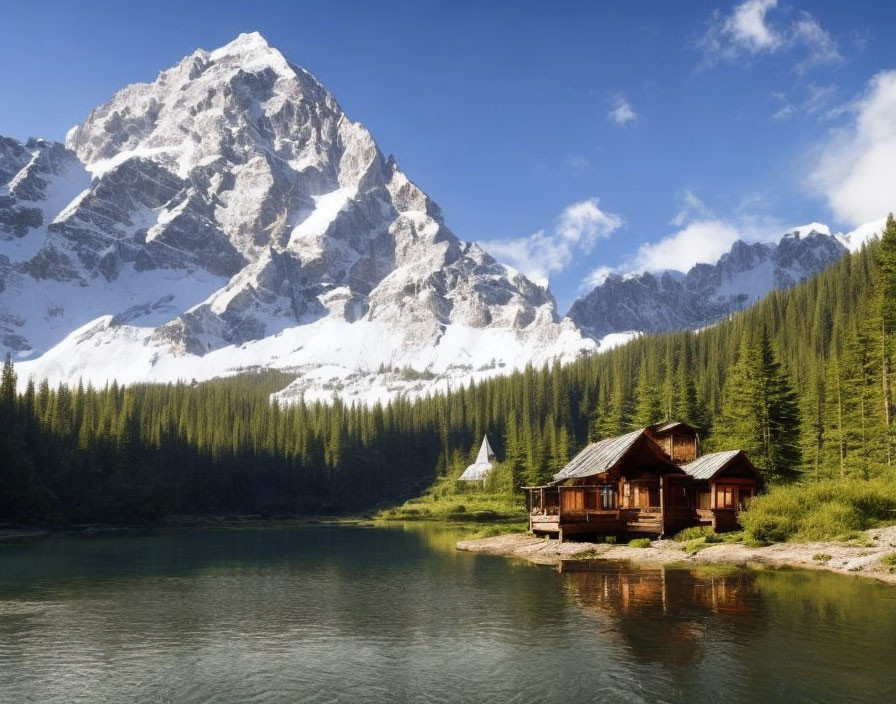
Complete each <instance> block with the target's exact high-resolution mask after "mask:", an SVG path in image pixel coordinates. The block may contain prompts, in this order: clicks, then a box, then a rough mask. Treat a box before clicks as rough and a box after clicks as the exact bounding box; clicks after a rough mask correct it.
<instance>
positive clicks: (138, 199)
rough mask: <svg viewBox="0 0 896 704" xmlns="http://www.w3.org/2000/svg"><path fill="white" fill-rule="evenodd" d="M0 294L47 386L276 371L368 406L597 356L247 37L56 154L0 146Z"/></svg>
mask: <svg viewBox="0 0 896 704" xmlns="http://www.w3.org/2000/svg"><path fill="white" fill-rule="evenodd" d="M0 292H2V293H0V350H4V349H5V350H9V351H11V352H12V354H13V355H14V357H15V358H16V360H17V361H18V362H19V365H18V366H19V371H20V376H21V378H23V379H24V378H25V377H27V376H29V375H34V376H35V377H38V378H42V377H48V378H49V379H50V381H51V382H57V381H63V380H64V381H73V380H76V379H78V378H79V377H80V378H83V380H84V381H85V382H88V381H90V382H93V383H98V384H101V383H103V382H105V381H107V380H109V379H112V378H115V379H118V380H119V381H124V382H131V381H137V380H157V381H164V380H172V379H179V378H180V379H191V378H195V379H205V378H210V377H213V376H217V375H223V374H229V373H233V372H235V371H238V370H242V369H251V368H258V367H276V368H283V369H290V370H295V371H296V372H297V373H298V375H299V376H298V379H297V380H296V382H295V383H294V384H293V385H292V386H291V387H290V388H289V389H287V390H286V392H284V394H283V395H284V396H285V397H295V396H296V395H298V394H308V395H310V396H312V397H313V396H318V397H320V396H326V397H329V396H331V395H332V393H333V392H334V390H336V391H340V392H341V393H342V394H343V395H345V396H347V397H358V398H365V399H368V400H372V399H375V398H385V397H387V396H388V395H390V394H392V393H395V392H397V391H411V392H415V391H416V392H420V391H422V390H423V389H424V388H431V387H433V386H436V385H437V384H449V383H450V382H451V380H452V379H454V378H463V379H465V380H466V379H469V378H470V376H487V375H490V374H494V373H498V372H500V371H501V370H508V369H511V368H515V367H518V366H521V365H523V364H525V363H527V362H530V361H532V362H536V363H538V362H542V361H547V360H549V359H553V358H558V357H559V358H561V359H571V358H574V357H575V356H577V355H579V354H582V353H587V352H589V351H593V350H595V349H596V347H597V346H596V345H595V343H594V342H593V341H592V340H590V339H587V338H584V337H583V336H582V335H581V334H580V333H579V331H578V330H577V329H576V327H575V326H574V325H573V324H572V323H571V322H570V321H568V320H564V321H562V322H561V321H560V320H559V319H558V316H557V314H556V304H555V301H554V299H553V297H552V296H551V294H550V293H549V292H548V291H547V290H545V289H543V288H541V287H539V286H536V285H535V284H533V283H532V282H530V281H529V280H528V279H526V278H525V277H524V276H522V275H521V274H519V273H518V272H517V271H515V270H514V269H512V268H510V267H507V266H504V265H502V264H500V263H498V262H497V261H495V260H494V259H493V258H492V257H491V256H490V255H489V254H488V253H486V252H485V251H483V250H482V249H481V248H480V247H479V246H477V245H475V244H471V243H468V242H463V241H461V240H460V239H458V238H457V237H456V236H455V235H454V234H453V233H452V232H451V231H450V230H449V229H448V228H447V227H446V225H445V223H444V221H443V218H442V214H441V212H440V210H439V207H438V206H437V205H436V204H435V203H434V202H433V201H432V200H431V199H430V198H429V197H428V196H427V195H426V194H425V193H423V192H422V191H421V190H420V189H419V188H418V187H417V186H416V185H415V184H414V183H413V182H411V181H410V180H409V179H408V177H407V176H406V175H405V174H404V173H403V172H402V171H401V170H400V169H399V167H398V165H397V164H396V162H395V160H394V159H393V158H391V157H389V158H386V157H384V156H383V154H382V153H381V152H380V150H379V149H378V148H377V145H376V143H375V142H374V140H373V138H372V136H371V135H370V133H369V132H368V131H367V129H366V128H365V127H364V126H363V125H361V124H360V123H357V122H353V121H352V120H350V119H349V118H348V117H347V116H346V115H345V114H344V113H343V111H342V109H341V108H340V106H339V104H338V103H337V102H336V100H335V99H334V98H333V96H331V95H330V94H329V93H328V92H327V90H326V89H325V88H324V87H323V86H322V85H321V84H320V83H319V82H318V81H317V80H316V79H315V78H314V77H313V76H312V75H311V74H310V73H308V72H307V71H304V70H303V69H300V68H298V67H296V66H294V65H292V64H291V63H289V62H288V61H287V60H286V58H284V56H283V55H282V54H281V53H280V52H279V51H277V50H276V49H274V48H272V47H271V46H269V45H268V44H267V42H266V41H265V40H264V39H263V38H262V37H261V36H260V35H259V34H257V33H253V34H243V35H240V36H239V37H238V38H237V39H236V40H234V41H233V42H231V43H230V44H227V45H226V46H223V47H221V48H219V49H216V50H214V51H210V52H209V51H203V50H198V51H196V52H194V53H193V54H191V55H190V56H188V57H186V58H185V59H183V60H182V61H180V62H179V63H178V64H177V65H175V66H174V67H172V68H170V69H168V70H166V71H163V72H162V73H160V74H159V76H158V78H157V79H156V80H155V81H153V82H152V83H145V84H134V85H130V86H127V87H126V88H124V89H122V90H121V91H119V92H118V93H117V94H116V95H115V96H114V97H113V98H112V99H111V100H110V101H109V102H108V103H105V104H104V105H101V106H99V107H97V108H96V109H94V110H93V111H92V112H91V113H90V115H89V116H88V117H87V119H86V120H85V121H84V122H83V123H82V124H80V125H78V126H77V127H75V128H73V129H72V130H70V131H69V133H68V135H67V137H66V141H65V145H62V144H57V143H50V142H44V141H39V140H33V141H29V142H28V143H25V144H21V143H19V142H16V141H15V140H10V139H2V140H0Z"/></svg>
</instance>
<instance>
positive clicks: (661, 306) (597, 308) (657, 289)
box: [569, 223, 847, 339]
mask: <svg viewBox="0 0 896 704" xmlns="http://www.w3.org/2000/svg"><path fill="white" fill-rule="evenodd" d="M846 252H847V247H846V246H845V245H844V243H843V242H841V239H839V238H838V237H836V236H832V235H831V234H830V233H829V232H828V229H827V228H826V227H824V226H823V225H819V224H818V223H813V224H812V225H810V226H807V227H805V228H798V229H796V230H794V231H793V232H790V233H787V234H785V235H784V237H782V239H781V241H780V242H778V243H777V244H763V243H754V244H747V243H746V242H742V241H738V242H735V243H734V245H733V246H732V248H731V250H730V251H729V252H728V253H727V254H724V255H723V256H722V258H721V259H720V260H719V261H718V262H717V263H716V264H697V265H696V266H694V267H693V268H692V269H691V270H690V271H688V272H687V273H683V272H678V271H665V272H662V273H659V274H652V273H649V272H648V273H643V274H636V275H631V274H629V275H624V276H623V275H618V274H613V275H611V276H609V277H607V279H606V280H605V281H604V282H603V283H602V284H601V285H599V286H597V287H595V288H594V289H593V290H592V291H591V292H590V293H588V294H587V295H585V296H584V297H582V298H580V299H579V300H577V301H576V302H575V303H574V304H573V305H572V308H571V309H570V311H569V317H570V318H571V319H572V320H573V321H574V322H575V323H576V325H578V326H579V328H580V329H581V330H582V331H583V332H584V333H585V334H587V335H589V336H590V337H592V338H593V339H602V338H604V337H605V336H606V335H608V334H610V333H614V332H620V331H624V330H635V331H639V332H665V331H669V330H685V329H696V328H701V327H705V326H706V325H712V324H713V323H715V322H718V321H719V320H721V319H723V318H725V317H726V316H728V315H730V314H731V313H733V312H735V311H737V310H741V309H743V308H745V307H747V306H749V305H751V304H753V303H755V302H756V301H757V300H759V299H760V298H762V297H763V296H765V294H767V293H768V292H769V291H771V290H772V289H774V288H789V287H791V286H794V285H796V284H797V283H799V282H800V281H804V280H805V279H807V278H808V277H810V276H812V275H813V274H816V273H818V272H819V271H821V270H823V269H824V268H826V267H827V266H829V265H830V264H833V263H834V262H835V261H837V260H838V259H840V258H841V257H842V256H843V255H844V254H846Z"/></svg>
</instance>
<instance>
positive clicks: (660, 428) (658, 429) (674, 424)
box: [650, 420, 697, 433]
mask: <svg viewBox="0 0 896 704" xmlns="http://www.w3.org/2000/svg"><path fill="white" fill-rule="evenodd" d="M679 426H681V427H683V428H688V429H690V430H695V431H696V430H697V428H695V427H694V426H693V425H691V424H690V423H685V422H684V421H683V420H673V421H670V422H668V423H659V424H657V425H651V426H650V430H652V431H653V432H654V433H665V432H667V431H669V430H672V429H673V428H678V427H679Z"/></svg>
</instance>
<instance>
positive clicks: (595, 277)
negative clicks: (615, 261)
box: [579, 266, 616, 292]
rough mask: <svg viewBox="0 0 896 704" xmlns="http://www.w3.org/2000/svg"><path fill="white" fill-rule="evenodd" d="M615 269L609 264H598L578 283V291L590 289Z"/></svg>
mask: <svg viewBox="0 0 896 704" xmlns="http://www.w3.org/2000/svg"><path fill="white" fill-rule="evenodd" d="M615 273H616V269H614V268H613V267H611V266H599V267H597V268H596V269H594V270H593V271H592V272H590V273H589V274H588V275H587V276H586V277H585V278H584V279H582V283H581V284H580V285H579V292H582V291H590V290H591V289H593V288H596V287H598V286H600V285H601V284H603V283H604V281H606V280H607V277H608V276H609V275H610V274H615Z"/></svg>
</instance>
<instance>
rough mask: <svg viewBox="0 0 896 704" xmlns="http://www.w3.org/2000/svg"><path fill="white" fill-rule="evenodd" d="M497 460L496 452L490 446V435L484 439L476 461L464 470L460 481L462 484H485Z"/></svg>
mask: <svg viewBox="0 0 896 704" xmlns="http://www.w3.org/2000/svg"><path fill="white" fill-rule="evenodd" d="M493 459H495V451H494V450H492V446H491V445H489V444H488V435H484V436H483V437H482V445H481V446H480V447H479V454H478V455H476V461H475V462H474V463H473V464H471V465H470V466H469V467H467V468H466V469H465V470H464V473H463V474H461V475H460V479H459V480H458V481H462V482H483V481H485V478H486V477H487V476H488V473H489V472H491V471H492V460H493Z"/></svg>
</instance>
